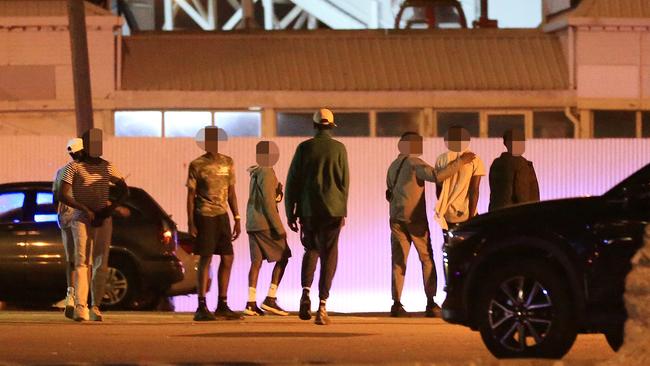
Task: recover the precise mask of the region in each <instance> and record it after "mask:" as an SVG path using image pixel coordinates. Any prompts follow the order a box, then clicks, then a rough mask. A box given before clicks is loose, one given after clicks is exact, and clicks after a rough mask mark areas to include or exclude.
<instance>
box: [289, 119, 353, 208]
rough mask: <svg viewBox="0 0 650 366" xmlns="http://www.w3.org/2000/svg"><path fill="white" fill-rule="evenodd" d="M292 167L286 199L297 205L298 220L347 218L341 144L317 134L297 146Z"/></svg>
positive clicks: (344, 160) (346, 175) (344, 156)
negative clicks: (308, 218)
mask: <svg viewBox="0 0 650 366" xmlns="http://www.w3.org/2000/svg"><path fill="white" fill-rule="evenodd" d="M294 163H295V165H294ZM291 168H292V170H291V171H290V172H289V176H288V177H287V189H286V190H287V192H286V198H285V200H286V204H287V205H292V204H296V205H297V207H296V214H297V216H298V217H345V216H347V199H348V184H349V173H348V167H347V151H346V149H345V146H344V145H343V144H342V143H340V142H339V141H336V140H334V139H333V138H332V137H331V135H330V133H329V132H328V131H319V132H318V133H317V134H316V136H315V137H314V138H311V139H309V140H307V141H304V142H302V143H301V144H300V145H298V148H297V150H296V155H295V156H294V162H293V163H292V165H291Z"/></svg>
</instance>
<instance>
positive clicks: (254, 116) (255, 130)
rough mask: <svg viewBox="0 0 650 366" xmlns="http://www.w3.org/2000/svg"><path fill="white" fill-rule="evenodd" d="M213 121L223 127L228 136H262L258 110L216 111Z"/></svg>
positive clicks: (260, 116)
mask: <svg viewBox="0 0 650 366" xmlns="http://www.w3.org/2000/svg"><path fill="white" fill-rule="evenodd" d="M214 123H215V125H217V126H219V127H221V128H223V129H224V130H225V131H226V133H227V134H228V136H230V137H238V136H239V137H248V136H252V137H260V136H262V113H260V112H237V111H234V112H216V113H215V114H214Z"/></svg>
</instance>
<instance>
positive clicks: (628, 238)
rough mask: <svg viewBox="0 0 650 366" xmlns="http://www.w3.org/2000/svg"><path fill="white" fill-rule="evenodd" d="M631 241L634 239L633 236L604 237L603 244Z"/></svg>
mask: <svg viewBox="0 0 650 366" xmlns="http://www.w3.org/2000/svg"><path fill="white" fill-rule="evenodd" d="M633 241H634V238H631V237H629V236H626V237H623V238H616V239H604V240H603V244H605V245H611V244H614V243H631V242H633Z"/></svg>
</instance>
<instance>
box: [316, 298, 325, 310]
mask: <svg viewBox="0 0 650 366" xmlns="http://www.w3.org/2000/svg"><path fill="white" fill-rule="evenodd" d="M325 305H327V299H321V300H320V305H318V306H319V307H321V308H324V307H325Z"/></svg>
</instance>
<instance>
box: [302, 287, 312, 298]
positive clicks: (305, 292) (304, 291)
mask: <svg viewBox="0 0 650 366" xmlns="http://www.w3.org/2000/svg"><path fill="white" fill-rule="evenodd" d="M309 290H310V289H309V287H303V288H302V296H309Z"/></svg>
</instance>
